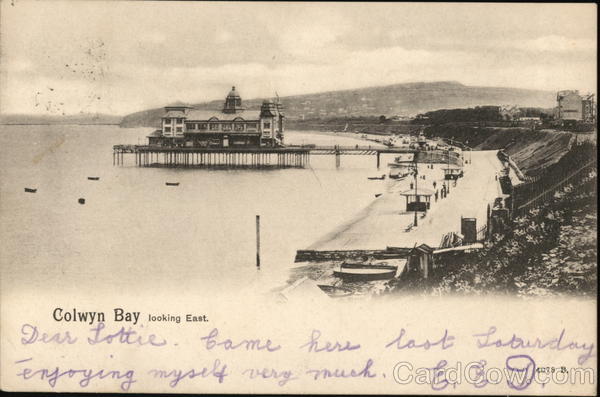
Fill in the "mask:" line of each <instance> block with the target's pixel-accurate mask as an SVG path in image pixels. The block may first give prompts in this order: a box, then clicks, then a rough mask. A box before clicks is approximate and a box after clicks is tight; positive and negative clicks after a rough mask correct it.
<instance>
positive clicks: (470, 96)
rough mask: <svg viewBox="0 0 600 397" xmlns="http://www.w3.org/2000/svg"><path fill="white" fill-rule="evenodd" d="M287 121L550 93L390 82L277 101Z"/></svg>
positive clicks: (145, 114)
mask: <svg viewBox="0 0 600 397" xmlns="http://www.w3.org/2000/svg"><path fill="white" fill-rule="evenodd" d="M224 99H225V98H223V99H220V100H215V101H210V102H203V103H197V104H192V106H194V107H196V108H198V109H205V110H208V109H214V110H218V109H221V107H222V106H223V101H224ZM263 99H264V98H256V99H244V98H242V100H243V101H244V106H245V107H246V108H247V109H258V108H260V104H261V103H262V101H263ZM280 99H281V103H282V104H283V106H284V108H285V114H286V117H287V118H289V119H313V118H330V117H344V116H347V117H357V116H379V115H385V116H386V117H391V116H394V115H405V116H414V115H416V114H419V113H423V112H427V111H431V110H437V109H455V108H465V107H474V106H483V105H505V104H506V105H517V106H519V107H542V108H549V107H554V106H555V101H556V93H555V92H553V91H541V90H529V89H521V88H504V87H476V86H466V85H463V84H461V83H458V82H454V81H440V82H425V83H406V84H393V85H387V86H381V87H369V88H359V89H351V90H342V91H329V92H322V93H315V94H304V95H295V96H287V97H281V98H280ZM163 113H164V111H163V108H157V109H149V110H144V111H141V112H137V113H133V114H130V115H127V116H125V117H124V118H123V120H122V122H121V126H122V127H158V126H160V118H161V117H162V115H163Z"/></svg>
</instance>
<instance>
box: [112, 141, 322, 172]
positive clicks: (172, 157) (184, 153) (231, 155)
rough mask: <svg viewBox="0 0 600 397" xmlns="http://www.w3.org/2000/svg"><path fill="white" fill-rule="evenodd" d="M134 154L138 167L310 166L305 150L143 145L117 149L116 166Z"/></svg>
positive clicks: (114, 161) (116, 146)
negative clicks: (125, 157)
mask: <svg viewBox="0 0 600 397" xmlns="http://www.w3.org/2000/svg"><path fill="white" fill-rule="evenodd" d="M126 154H131V155H133V156H134V158H135V165H137V166H138V167H228V168H238V167H245V168H248V167H249V168H262V167H277V168H290V167H294V168H303V167H305V166H306V165H307V164H308V163H309V162H310V157H309V150H307V149H305V148H287V147H282V148H279V147H275V148H197V147H189V148H188V147H160V146H141V145H115V146H113V165H124V163H125V161H124V155H126Z"/></svg>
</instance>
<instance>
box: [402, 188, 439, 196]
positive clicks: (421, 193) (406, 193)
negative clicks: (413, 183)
mask: <svg viewBox="0 0 600 397" xmlns="http://www.w3.org/2000/svg"><path fill="white" fill-rule="evenodd" d="M433 193H434V192H433V190H431V189H426V188H424V187H418V188H417V194H418V195H419V196H431V195H433ZM400 195H401V196H414V195H415V189H409V190H405V191H403V192H402V193H400Z"/></svg>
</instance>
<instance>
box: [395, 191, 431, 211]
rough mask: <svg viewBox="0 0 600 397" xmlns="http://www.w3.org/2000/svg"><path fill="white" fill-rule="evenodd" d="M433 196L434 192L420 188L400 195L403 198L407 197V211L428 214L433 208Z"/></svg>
mask: <svg viewBox="0 0 600 397" xmlns="http://www.w3.org/2000/svg"><path fill="white" fill-rule="evenodd" d="M433 194H434V192H433V190H430V189H426V188H423V187H420V186H419V187H418V189H410V190H406V191H404V192H402V193H400V195H401V196H405V197H406V210H407V211H409V212H410V211H421V212H427V210H428V209H429V208H430V207H431V196H433Z"/></svg>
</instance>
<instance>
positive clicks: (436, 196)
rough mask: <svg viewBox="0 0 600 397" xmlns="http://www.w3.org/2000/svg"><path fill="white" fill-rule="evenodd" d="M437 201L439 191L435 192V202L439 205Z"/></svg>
mask: <svg viewBox="0 0 600 397" xmlns="http://www.w3.org/2000/svg"><path fill="white" fill-rule="evenodd" d="M437 199H438V191H437V190H436V191H435V202H436V203H437Z"/></svg>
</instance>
